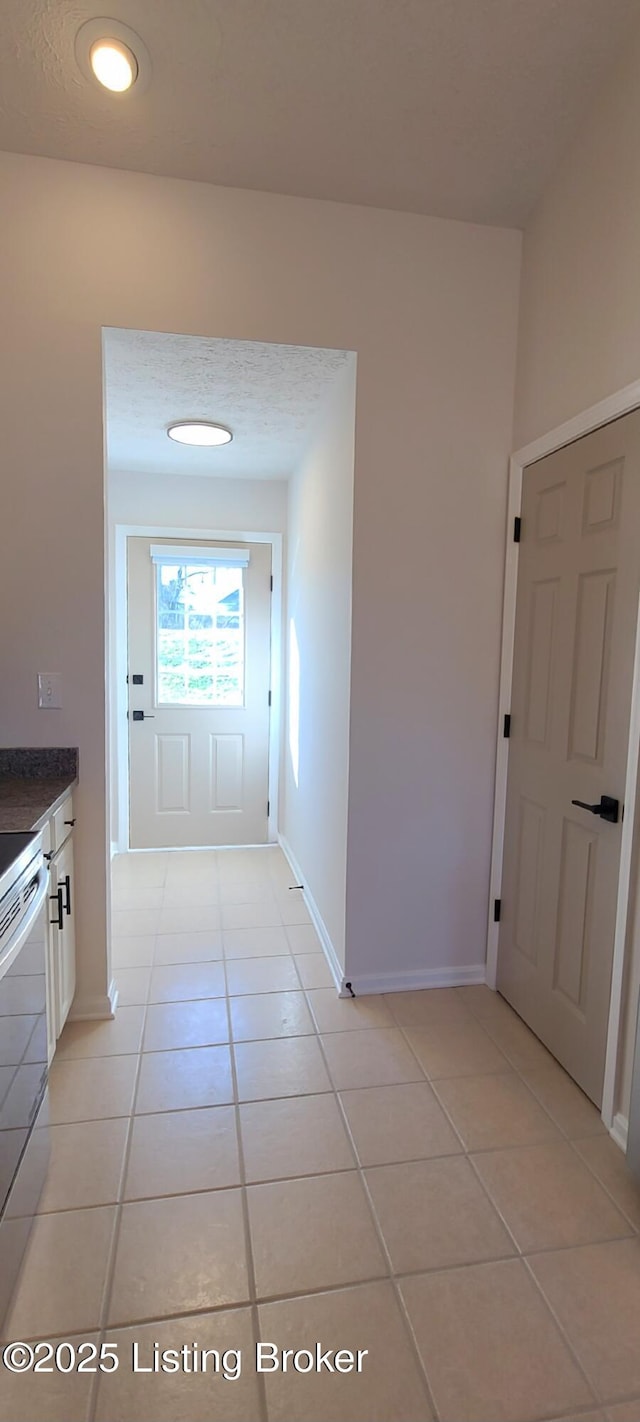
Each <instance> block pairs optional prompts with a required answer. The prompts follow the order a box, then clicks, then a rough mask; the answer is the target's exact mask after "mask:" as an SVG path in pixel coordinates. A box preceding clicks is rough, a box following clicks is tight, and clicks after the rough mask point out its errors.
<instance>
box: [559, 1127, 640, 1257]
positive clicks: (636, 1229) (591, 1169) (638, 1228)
mask: <svg viewBox="0 0 640 1422" xmlns="http://www.w3.org/2000/svg"><path fill="white" fill-rule="evenodd" d="M594 1139H596V1140H597V1139H599V1137H597V1136H596V1137H594V1136H582V1137H578V1138H577V1139H573V1140H570V1141H569V1142H568V1144H569V1145H570V1146H571V1149H572V1151H573V1153H574V1155H575V1156H577V1158H578V1160H579V1161H580V1164H581V1165H583V1166H584V1168H585V1170H587V1171H588V1173H589V1175H592V1176H593V1179H594V1180H595V1181H596V1184H598V1185H599V1186H600V1189H601V1190H604V1193H605V1195H607V1196H608V1198H609V1199H610V1200H611V1203H612V1204H613V1205H614V1206H615V1208H616V1210H617V1211H618V1214H620V1215H622V1218H623V1219H624V1220H626V1221H627V1223H628V1224H629V1225H630V1227H631V1229H632V1230H633V1233H634V1234H635V1235H636V1236H637V1235H640V1224H634V1221H633V1220H632V1219H631V1216H630V1215H629V1214H628V1213H627V1211H626V1210H625V1208H624V1206H623V1205H622V1204H621V1203H620V1201H619V1200H617V1199H616V1197H615V1195H614V1194H613V1191H612V1190H610V1188H609V1186H608V1185H607V1184H606V1182H605V1181H604V1180H603V1178H602V1176H601V1175H599V1174H598V1171H597V1169H596V1167H595V1165H592V1164H591V1162H590V1161H589V1160H585V1157H584V1156H583V1155H581V1154H580V1151H579V1150H578V1141H579V1140H583V1141H584V1140H594ZM621 1154H622V1152H621ZM623 1159H624V1157H623ZM630 1178H631V1177H630Z"/></svg>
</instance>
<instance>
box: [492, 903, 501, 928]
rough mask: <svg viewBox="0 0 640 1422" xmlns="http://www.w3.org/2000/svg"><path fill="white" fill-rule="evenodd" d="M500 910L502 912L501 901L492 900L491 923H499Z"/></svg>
mask: <svg viewBox="0 0 640 1422" xmlns="http://www.w3.org/2000/svg"><path fill="white" fill-rule="evenodd" d="M501 910H502V899H494V900H493V921H494V923H499V922H500V913H501Z"/></svg>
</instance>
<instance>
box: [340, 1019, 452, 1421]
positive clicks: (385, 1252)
mask: <svg viewBox="0 0 640 1422" xmlns="http://www.w3.org/2000/svg"><path fill="white" fill-rule="evenodd" d="M318 1041H319V1044H320V1051H321V1052H322V1057H323V1060H324V1064H325V1069H326V1071H327V1073H328V1074H329V1080H331V1079H332V1078H331V1075H330V1073H329V1066H328V1062H327V1058H326V1054H325V1051H324V1046H323V1042H322V1038H321V1037H320V1034H318ZM333 1095H334V1099H335V1101H336V1103H337V1106H338V1110H339V1112H340V1116H341V1118H342V1124H343V1127H344V1129H345V1131H346V1133H347V1139H348V1141H349V1145H350V1147H351V1151H352V1154H353V1158H354V1160H355V1162H356V1167H357V1171H358V1175H359V1177H360V1183H361V1186H362V1189H363V1190H364V1193H365V1196H366V1200H367V1204H368V1207H369V1214H370V1217H371V1219H372V1222H373V1227H374V1230H375V1232H376V1236H377V1238H378V1243H379V1245H380V1248H381V1250H382V1257H383V1259H384V1261H385V1263H386V1265H387V1269H388V1278H389V1281H390V1283H391V1287H392V1289H393V1294H394V1298H395V1300H396V1306H397V1308H398V1310H399V1313H400V1318H401V1321H402V1326H403V1329H404V1334H405V1337H406V1338H407V1341H408V1344H409V1348H410V1350H411V1354H412V1356H413V1358H414V1361H415V1363H416V1366H417V1368H418V1376H419V1377H420V1380H421V1384H422V1387H423V1390H424V1392H425V1394H426V1397H427V1402H428V1405H429V1408H430V1410H431V1412H432V1413H433V1417H434V1422H440V1412H439V1410H438V1408H437V1407H436V1402H435V1397H434V1395H433V1391H432V1388H431V1383H430V1381H429V1377H428V1375H427V1370H426V1367H425V1365H424V1362H423V1360H422V1355H421V1353H420V1350H419V1348H418V1346H417V1342H416V1339H415V1336H414V1332H413V1329H412V1328H411V1326H410V1324H409V1320H408V1315H407V1311H406V1309H405V1306H404V1300H403V1299H402V1297H401V1294H400V1290H399V1288H398V1285H397V1282H396V1275H395V1272H394V1269H393V1264H392V1262H391V1255H390V1252H389V1249H388V1247H387V1242H386V1240H385V1238H384V1235H383V1232H382V1228H381V1226H380V1222H379V1220H378V1216H377V1214H376V1211H375V1208H374V1204H373V1199H372V1196H371V1191H370V1189H369V1185H368V1181H367V1179H366V1176H365V1171H364V1168H363V1166H362V1165H361V1163H360V1158H359V1155H358V1150H357V1147H356V1143H355V1139H354V1136H353V1132H352V1130H351V1126H350V1123H349V1119H348V1117H347V1113H346V1111H345V1108H344V1106H343V1103H342V1100H341V1096H340V1092H339V1091H338V1090H337V1088H335V1089H334V1093H333Z"/></svg>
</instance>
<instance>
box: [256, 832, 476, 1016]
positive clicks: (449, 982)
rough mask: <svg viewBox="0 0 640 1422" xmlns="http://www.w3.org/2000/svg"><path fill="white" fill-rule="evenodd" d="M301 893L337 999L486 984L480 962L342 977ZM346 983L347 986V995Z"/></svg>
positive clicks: (308, 897) (298, 873) (317, 916)
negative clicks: (463, 965)
mask: <svg viewBox="0 0 640 1422" xmlns="http://www.w3.org/2000/svg"><path fill="white" fill-rule="evenodd" d="M278 840H279V843H280V848H281V849H282V852H283V854H284V855H285V856H286V858H287V859H288V861H289V864H290V865H291V869H292V870H293V873H294V875H295V877H296V879H297V881H298V883H300V884H303V883H304V873H303V871H302V869H301V868H300V865H299V864H298V861H297V859H296V856H295V854H294V853H293V850H292V848H291V845H290V844H289V842H288V840H287V839H286V838H285V836H284V835H283V834H281V835H279V836H278ZM303 894H304V899H305V903H306V905H307V908H308V910H309V916H310V918H311V921H312V923H313V926H314V928H315V930H316V933H317V935H318V937H319V939H320V942H321V944H322V950H323V952H324V955H325V958H326V960H327V963H328V964H329V968H330V970H331V975H332V977H333V980H334V982H335V985H336V987H337V989H338V992H339V994H340V996H341V997H350V996H351V992H353V993H354V995H355V996H356V997H364V996H365V995H367V996H368V995H369V994H374V993H381V992H412V991H413V990H415V989H416V988H441V987H471V986H474V985H475V984H476V983H484V982H485V981H486V978H485V971H486V970H485V964H484V963H472V964H471V965H470V966H468V967H462V968H415V969H412V970H411V971H409V972H405V973H402V972H401V973H398V972H395V973H362V974H361V975H360V976H356V977H353V976H352V977H350V976H349V975H348V974H345V971H344V969H343V967H342V965H341V964H340V962H339V959H338V956H337V953H336V951H335V948H334V946H333V943H332V942H331V939H330V937H329V934H328V932H327V928H326V925H325V923H324V921H323V918H322V914H321V913H320V910H319V908H318V905H317V904H316V902H315V900H314V898H313V895H312V894H311V893H310V892H309V890H308V889H307V888H304V889H303ZM347 983H349V985H350V988H351V992H350V991H349V988H348V987H347Z"/></svg>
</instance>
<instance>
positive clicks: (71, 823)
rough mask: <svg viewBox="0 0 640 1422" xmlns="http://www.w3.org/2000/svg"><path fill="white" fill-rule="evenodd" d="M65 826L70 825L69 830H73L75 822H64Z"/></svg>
mask: <svg viewBox="0 0 640 1422" xmlns="http://www.w3.org/2000/svg"><path fill="white" fill-rule="evenodd" d="M65 824H66V825H70V826H71V829H73V826H74V825H75V820H65Z"/></svg>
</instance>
